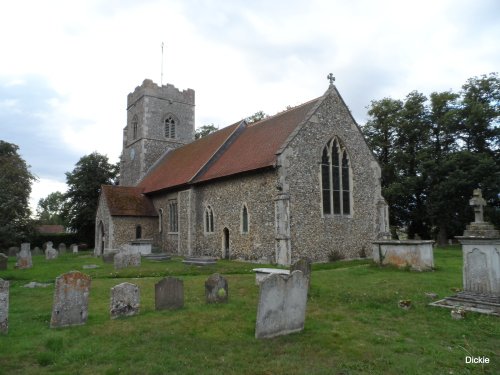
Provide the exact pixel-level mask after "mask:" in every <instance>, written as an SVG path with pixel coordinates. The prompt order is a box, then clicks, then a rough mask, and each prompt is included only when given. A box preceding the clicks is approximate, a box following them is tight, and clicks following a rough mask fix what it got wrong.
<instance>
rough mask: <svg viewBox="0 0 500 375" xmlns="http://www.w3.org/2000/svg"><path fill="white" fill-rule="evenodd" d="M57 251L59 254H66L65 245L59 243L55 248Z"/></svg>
mask: <svg viewBox="0 0 500 375" xmlns="http://www.w3.org/2000/svg"><path fill="white" fill-rule="evenodd" d="M57 250H58V251H59V254H64V253H65V252H66V244H65V243H64V242H61V243H60V244H59V246H57Z"/></svg>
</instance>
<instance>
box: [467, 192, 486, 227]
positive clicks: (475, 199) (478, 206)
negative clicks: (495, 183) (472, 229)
mask: <svg viewBox="0 0 500 375" xmlns="http://www.w3.org/2000/svg"><path fill="white" fill-rule="evenodd" d="M469 204H470V205H471V206H472V207H474V222H476V223H482V222H483V208H484V206H486V201H485V200H484V198H483V194H482V193H481V189H474V192H473V193H472V198H471V200H470V201H469Z"/></svg>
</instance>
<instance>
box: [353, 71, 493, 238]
mask: <svg viewBox="0 0 500 375" xmlns="http://www.w3.org/2000/svg"><path fill="white" fill-rule="evenodd" d="M368 115H369V116H370V118H369V121H368V122H367V123H366V125H365V126H364V128H363V131H364V134H365V136H366V138H367V141H368V144H369V145H370V146H371V148H372V150H373V152H374V153H375V155H376V156H377V158H378V160H379V163H380V164H381V167H382V190H383V195H384V197H385V198H386V199H387V201H388V203H389V207H390V220H391V223H392V224H393V225H395V226H398V227H406V228H407V232H408V236H409V238H414V237H416V236H417V235H418V236H420V237H423V238H429V237H430V236H434V237H436V238H437V239H438V240H439V242H441V243H443V242H445V241H446V239H447V238H450V237H452V236H455V235H459V234H461V233H462V232H463V229H464V227H465V225H466V223H468V222H469V221H470V220H471V219H472V213H471V209H470V207H469V205H468V202H469V198H470V197H471V195H472V190H473V189H475V188H478V187H479V188H481V189H482V190H483V196H484V197H485V198H486V199H487V201H488V204H489V205H490V206H491V207H493V209H491V210H490V220H493V221H496V220H498V215H496V214H495V212H497V211H498V209H497V211H495V208H496V207H499V208H500V201H499V198H498V193H499V192H500V160H499V151H500V150H499V149H500V141H499V136H500V126H499V125H500V79H499V78H498V75H497V74H496V73H492V74H489V75H483V76H481V77H475V78H471V79H469V80H467V82H466V83H465V84H464V85H463V86H462V90H461V91H460V92H459V93H453V92H451V91H445V92H440V93H438V92H434V93H431V94H430V96H429V98H427V97H426V96H424V95H423V94H421V93H418V92H416V91H413V92H411V93H410V94H408V96H407V97H406V98H405V100H403V101H401V100H395V99H391V98H384V99H382V100H378V101H372V103H371V106H370V107H369V110H368Z"/></svg>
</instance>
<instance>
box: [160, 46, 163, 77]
mask: <svg viewBox="0 0 500 375" xmlns="http://www.w3.org/2000/svg"><path fill="white" fill-rule="evenodd" d="M160 86H163V42H161V79H160Z"/></svg>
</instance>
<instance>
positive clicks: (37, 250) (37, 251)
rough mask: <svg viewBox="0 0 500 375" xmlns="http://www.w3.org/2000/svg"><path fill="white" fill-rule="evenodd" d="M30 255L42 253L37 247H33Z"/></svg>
mask: <svg viewBox="0 0 500 375" xmlns="http://www.w3.org/2000/svg"><path fill="white" fill-rule="evenodd" d="M31 255H43V251H42V249H40V248H39V247H38V246H35V248H34V249H33V251H32V252H31Z"/></svg>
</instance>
